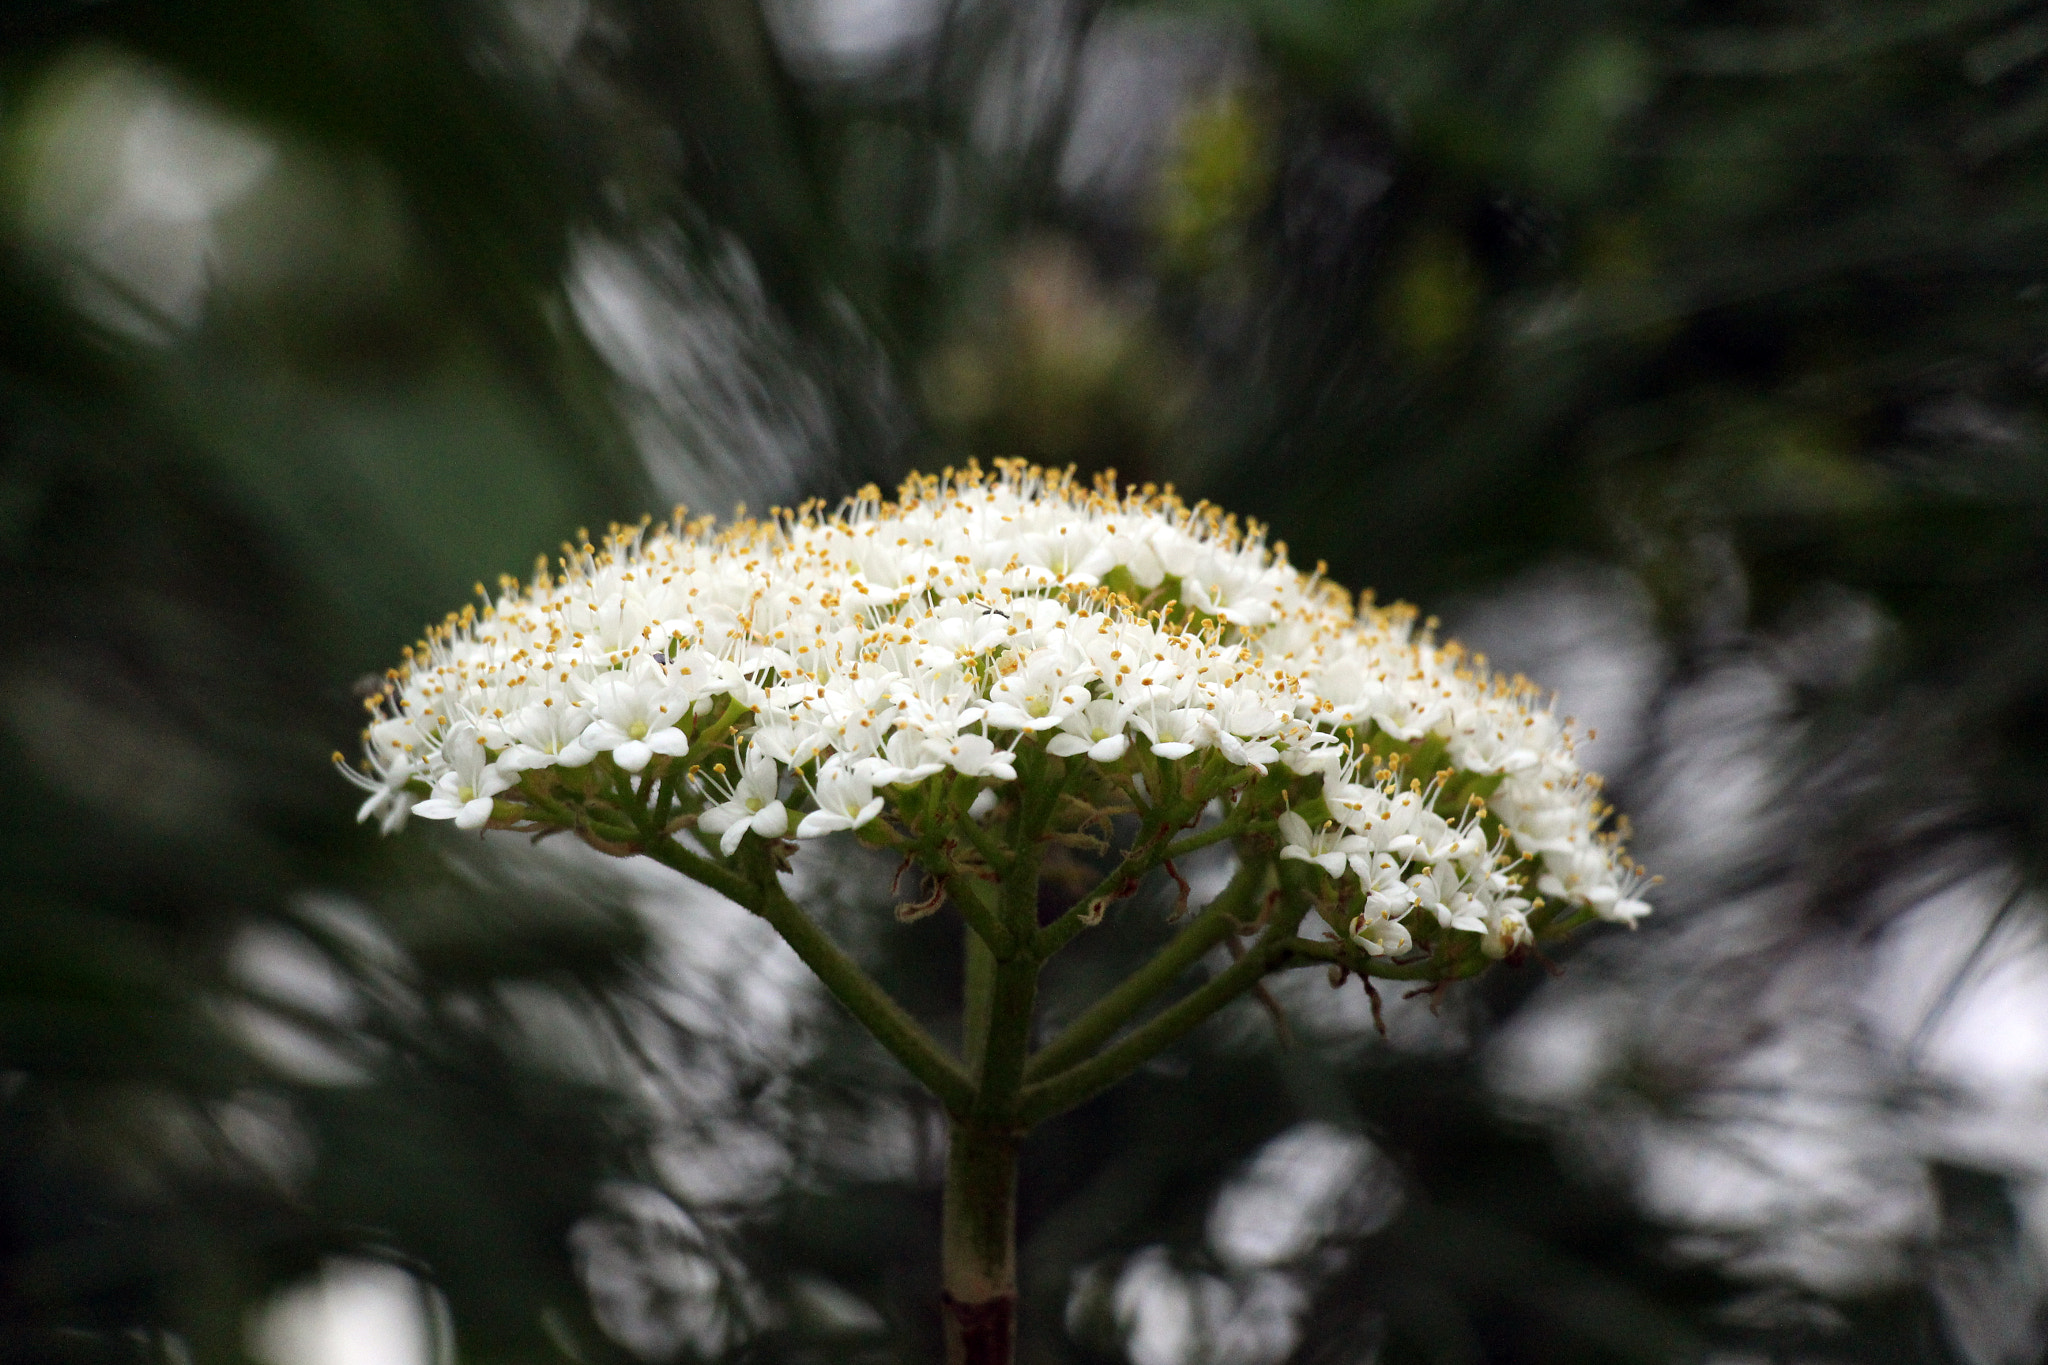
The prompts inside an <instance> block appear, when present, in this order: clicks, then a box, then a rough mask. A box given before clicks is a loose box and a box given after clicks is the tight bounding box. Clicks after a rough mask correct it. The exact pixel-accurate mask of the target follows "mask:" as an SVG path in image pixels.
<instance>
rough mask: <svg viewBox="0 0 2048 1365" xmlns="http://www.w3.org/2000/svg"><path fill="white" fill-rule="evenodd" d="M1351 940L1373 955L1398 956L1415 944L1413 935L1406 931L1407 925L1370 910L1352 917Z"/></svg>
mask: <svg viewBox="0 0 2048 1365" xmlns="http://www.w3.org/2000/svg"><path fill="white" fill-rule="evenodd" d="M1351 940H1352V942H1354V943H1356V944H1357V945H1358V946H1359V947H1361V948H1363V949H1365V951H1367V952H1368V953H1371V954H1372V955H1373V956H1374V957H1386V956H1388V955H1389V954H1392V955H1393V956H1395V957H1399V956H1400V955H1401V954H1402V953H1405V952H1407V951H1408V950H1409V949H1410V948H1413V947H1414V946H1415V937H1414V935H1412V934H1410V933H1409V932H1408V926H1407V925H1405V924H1402V923H1401V922H1400V921H1399V920H1391V919H1381V918H1379V917H1377V916H1375V915H1373V914H1372V913H1370V912H1366V913H1364V914H1360V915H1358V916H1356V917H1354V918H1353V919H1352V921H1351Z"/></svg>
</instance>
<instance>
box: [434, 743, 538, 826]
mask: <svg viewBox="0 0 2048 1365" xmlns="http://www.w3.org/2000/svg"><path fill="white" fill-rule="evenodd" d="M441 754H442V757H443V758H444V759H445V760H446V761H447V765H448V766H447V769H446V770H445V771H444V772H443V773H442V774H441V776H440V778H439V779H438V780H436V781H435V783H434V794H433V795H432V796H430V797H428V798H427V799H426V800H424V801H422V802H420V803H419V804H418V805H416V806H414V807H413V808H412V813H413V814H414V815H417V816H419V817H420V818H421V819H423V820H453V821H454V822H455V827H456V828H457V829H482V828H483V827H484V824H485V822H487V821H488V820H489V819H490V818H491V811H492V810H493V808H494V807H495V806H496V802H494V801H493V800H492V799H491V798H492V797H494V796H496V795H497V794H498V793H499V792H501V791H504V790H505V789H506V788H508V787H510V786H511V785H512V784H513V781H514V779H512V778H510V777H508V776H506V775H505V774H504V773H503V772H502V771H500V770H499V768H498V766H497V765H496V764H494V763H492V762H491V758H490V753H489V751H488V750H487V749H486V748H485V747H484V737H483V736H482V735H481V734H479V733H477V728H476V727H475V726H474V725H458V726H456V727H455V728H454V729H453V730H450V731H449V732H448V738H447V739H446V740H444V741H442V744H441Z"/></svg>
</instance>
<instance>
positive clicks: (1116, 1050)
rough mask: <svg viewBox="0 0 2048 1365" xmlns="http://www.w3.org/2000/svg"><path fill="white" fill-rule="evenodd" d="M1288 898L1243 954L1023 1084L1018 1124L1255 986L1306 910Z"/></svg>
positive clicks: (1103, 1084)
mask: <svg viewBox="0 0 2048 1365" xmlns="http://www.w3.org/2000/svg"><path fill="white" fill-rule="evenodd" d="M1288 901H1289V903H1288V905H1287V908H1286V909H1284V910H1283V911H1282V912H1281V913H1280V914H1279V915H1277V916H1276V917H1275V918H1274V920H1273V922H1272V923H1270V924H1268V925H1267V926H1266V931H1265V932H1264V933H1262V934H1260V935H1259V938H1258V941H1257V942H1256V943H1254V944H1253V945H1252V946H1251V947H1250V948H1248V949H1246V950H1245V955H1244V956H1243V957H1242V958H1240V959H1238V960H1237V961H1236V962H1234V963H1232V964H1231V965H1230V966H1228V967H1226V968H1224V969H1223V970H1222V971H1221V972H1218V973H1217V974H1216V975H1215V976H1214V977H1211V978H1210V979H1209V981H1208V982H1207V983H1206V984H1205V985H1203V986H1202V987H1200V988H1199V989H1197V990H1195V991H1193V992H1191V993H1190V994H1188V995H1186V996H1184V997H1182V998H1181V999H1180V1000H1178V1001H1176V1002H1175V1003H1174V1004H1173V1005H1171V1006H1170V1007H1168V1008H1167V1009H1166V1010H1164V1011H1162V1012H1161V1013H1160V1014H1158V1015H1157V1016H1155V1017H1154V1018H1153V1019H1151V1020H1150V1021H1148V1022H1147V1023H1145V1024H1143V1025H1142V1026H1140V1027H1139V1028H1136V1029H1134V1030H1132V1031H1131V1032H1130V1033H1129V1034H1127V1035H1125V1037H1124V1038H1123V1040H1122V1041H1121V1042H1118V1043H1116V1044H1114V1045H1113V1046H1111V1047H1109V1048H1107V1049H1105V1050H1104V1051H1103V1052H1101V1053H1099V1054H1098V1055H1096V1056H1095V1057H1092V1058H1090V1059H1089V1060H1087V1061H1085V1062H1082V1063H1080V1064H1079V1065H1077V1066H1072V1067H1069V1068H1067V1069H1066V1070H1065V1071H1062V1072H1060V1073H1059V1074H1058V1075H1056V1076H1053V1077H1051V1078H1050V1079H1048V1080H1044V1081H1040V1082H1038V1083H1037V1084H1035V1085H1027V1086H1025V1087H1024V1093H1023V1094H1022V1095H1021V1096H1019V1097H1018V1098H1019V1103H1018V1108H1017V1118H1018V1121H1019V1123H1020V1125H1022V1126H1025V1127H1029V1126H1031V1125H1034V1124H1037V1123H1040V1122H1042V1121H1044V1120H1046V1119H1049V1118H1051V1117H1052V1116H1053V1115H1055V1114H1060V1113H1064V1112H1065V1111H1067V1110H1069V1109H1072V1108H1073V1107H1074V1106H1075V1105H1077V1104H1080V1103H1081V1102H1082V1101H1084V1100H1086V1099H1089V1098H1091V1097H1092V1096H1094V1095H1095V1094H1096V1093H1098V1092H1099V1091H1102V1090H1104V1089H1107V1088H1108V1087H1109V1086H1111V1085H1113V1084H1115V1083H1116V1082H1117V1081H1120V1080H1122V1079H1123V1078H1124V1077H1125V1076H1128V1075H1129V1074H1130V1073H1131V1072H1133V1071H1135V1070H1137V1069H1138V1067H1140V1066H1142V1065H1144V1064H1145V1063H1146V1062H1148V1061H1150V1060H1151V1059H1152V1058H1153V1057H1155V1056H1157V1055H1158V1054H1159V1053H1160V1052H1161V1051H1162V1050H1164V1049H1165V1048H1166V1047H1167V1046H1169V1045H1170V1044H1172V1043H1174V1042H1177V1041H1178V1040H1179V1039H1180V1038H1182V1037H1183V1036H1184V1035H1186V1034H1187V1033H1188V1032H1189V1031H1190V1030H1192V1029H1193V1028H1194V1027H1195V1026H1196V1025H1197V1024H1199V1023H1201V1022H1202V1021H1203V1020H1205V1019H1207V1018H1208V1017H1209V1016H1210V1015H1212V1014H1214V1013H1215V1012H1216V1011H1217V1010H1220V1009H1222V1008H1223V1007H1224V1006H1225V1005H1227V1004H1229V1003H1230V1002H1231V1001H1233V1000H1235V999H1237V997H1238V996H1240V995H1243V994H1244V993H1245V992H1247V991H1249V990H1250V989H1251V988H1252V987H1253V986H1256V985H1257V984H1258V983H1259V980H1260V978H1261V977H1263V976H1265V974H1266V973H1267V972H1268V971H1269V970H1271V968H1272V965H1273V962H1274V960H1275V959H1276V958H1277V957H1279V955H1280V954H1281V952H1282V951H1283V950H1284V949H1285V946H1286V944H1287V941H1288V940H1289V939H1291V938H1292V937H1293V936H1294V931H1295V929H1296V927H1297V926H1299V925H1300V923H1301V917H1302V916H1303V915H1305V914H1307V913H1308V907H1307V905H1306V904H1304V903H1303V902H1301V901H1299V900H1297V899H1295V898H1293V897H1289V898H1288Z"/></svg>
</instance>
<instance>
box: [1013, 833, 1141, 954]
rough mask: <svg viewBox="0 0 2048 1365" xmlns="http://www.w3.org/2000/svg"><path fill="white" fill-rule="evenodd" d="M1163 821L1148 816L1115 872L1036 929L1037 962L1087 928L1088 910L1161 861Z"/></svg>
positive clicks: (1034, 951) (1034, 949) (1116, 895)
mask: <svg viewBox="0 0 2048 1365" xmlns="http://www.w3.org/2000/svg"><path fill="white" fill-rule="evenodd" d="M1165 829H1166V826H1165V824H1164V823H1163V822H1161V821H1159V820H1157V819H1155V818H1154V817H1153V816H1151V815H1149V814H1148V815H1147V816H1146V817H1145V823H1144V824H1143V825H1141V826H1139V828H1138V837H1137V839H1136V840H1135V841H1134V842H1133V843H1132V844H1131V851H1130V852H1129V853H1128V854H1126V855H1125V856H1124V860H1123V861H1122V862H1121V863H1118V864H1117V866H1116V869H1115V870H1114V871H1112V872H1111V873H1110V874H1109V875H1108V876H1107V877H1104V878H1103V879H1102V880H1101V881H1099V882H1097V883H1096V884H1095V887H1094V889H1093V890H1091V891H1090V892H1089V893H1088V894H1087V895H1085V896H1083V897H1081V899H1079V900H1077V901H1075V902H1074V903H1073V904H1072V905H1071V906H1069V907H1067V912H1066V913H1065V914H1063V915H1061V916H1060V917H1059V918H1058V919H1056V920H1054V921H1053V922H1052V923H1051V924H1048V925H1046V926H1045V927H1044V928H1043V929H1040V930H1039V931H1038V932H1037V933H1036V934H1034V935H1033V936H1032V939H1031V955H1032V956H1033V957H1035V958H1037V959H1038V960H1039V961H1040V962H1043V961H1045V960H1046V959H1047V958H1049V957H1051V956H1052V955H1053V954H1054V953H1057V952H1058V951H1059V950H1060V949H1062V948H1064V947H1066V946H1067V944H1069V943H1070V942H1072V941H1073V938H1074V935H1076V934H1078V933H1080V932H1081V931H1082V930H1083V929H1085V928H1087V927H1088V924H1089V920H1088V918H1087V916H1088V907H1089V906H1091V905H1093V904H1094V903H1095V902H1097V901H1103V902H1105V903H1106V902H1108V901H1112V900H1116V899H1118V898H1119V897H1120V896H1122V895H1123V894H1124V887H1125V886H1126V885H1130V886H1133V887H1135V885H1136V883H1137V882H1138V881H1140V880H1141V879H1142V878H1143V877H1144V876H1145V874H1146V873H1147V872H1150V871H1151V870H1152V869H1153V868H1155V867H1157V866H1159V864H1160V863H1161V862H1163V861H1165V859H1164V857H1163V855H1162V854H1161V853H1160V850H1159V842H1160V836H1161V835H1162V834H1163V833H1164V832H1165Z"/></svg>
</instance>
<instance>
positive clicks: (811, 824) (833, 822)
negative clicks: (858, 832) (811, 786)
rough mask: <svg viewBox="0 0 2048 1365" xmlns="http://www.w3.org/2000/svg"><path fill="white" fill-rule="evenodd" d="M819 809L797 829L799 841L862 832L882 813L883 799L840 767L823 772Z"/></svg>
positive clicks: (865, 781) (862, 780)
mask: <svg viewBox="0 0 2048 1365" xmlns="http://www.w3.org/2000/svg"><path fill="white" fill-rule="evenodd" d="M814 794H815V795H816V797H817V800H818V808H817V809H816V810H814V811H812V812H811V813H810V814H809V815H806V816H805V817H804V818H803V820H802V821H801V822H799V823H798V825H797V827H796V837H797V838H799V839H815V838H817V837H818V836H819V835H821V834H836V833H837V832H839V831H840V830H842V829H859V828H860V827H861V826H862V825H865V824H866V823H867V822H868V821H870V820H872V819H874V818H875V817H876V816H877V815H880V814H881V813H882V798H881V797H879V796H876V795H875V789H874V787H873V786H871V785H870V784H869V783H868V781H867V779H865V778H863V777H860V776H858V775H857V774H854V773H851V772H847V771H845V770H844V769H842V768H839V767H837V766H828V767H826V768H823V769H820V770H819V773H818V785H817V789H816V791H815V793H814Z"/></svg>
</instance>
